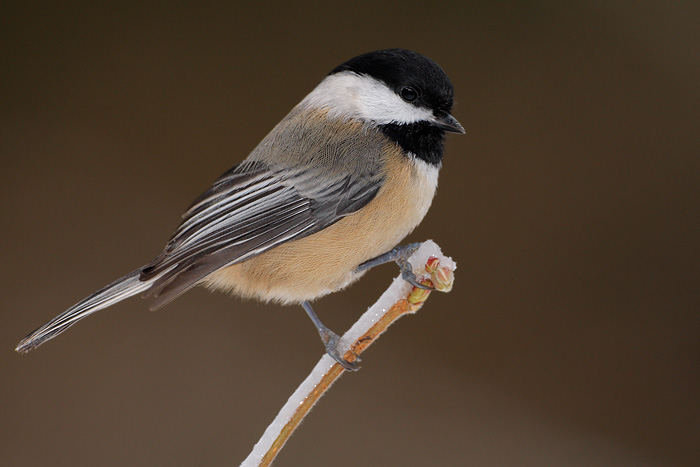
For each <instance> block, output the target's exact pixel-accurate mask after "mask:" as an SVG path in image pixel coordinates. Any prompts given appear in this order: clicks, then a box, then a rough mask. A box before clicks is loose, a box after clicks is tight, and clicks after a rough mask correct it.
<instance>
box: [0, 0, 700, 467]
mask: <svg viewBox="0 0 700 467" xmlns="http://www.w3.org/2000/svg"><path fill="white" fill-rule="evenodd" d="M0 38H2V48H1V49H0V60H1V62H0V67H1V68H0V69H1V72H0V80H1V94H0V99H1V102H2V104H1V105H0V155H1V158H2V159H1V161H2V170H0V177H1V181H0V190H2V191H1V194H2V196H0V213H1V216H2V226H3V227H2V229H1V233H0V235H1V237H0V255H1V257H2V261H3V268H2V269H1V270H0V280H1V282H2V284H3V285H2V290H3V293H2V295H1V296H0V309H1V310H2V311H1V315H0V316H1V319H2V321H1V322H2V325H0V378H1V380H0V401H2V402H1V413H2V415H1V416H0V430H1V431H0V434H1V436H0V464H2V465H6V466H30V465H39V464H51V465H55V466H76V465H100V466H112V465H114V466H130V465H168V466H170V465H178V466H180V465H181V466H192V465H237V464H238V463H239V462H240V461H242V460H243V459H244V458H245V457H246V456H247V454H248V452H249V451H250V449H251V448H252V446H253V445H254V443H255V442H256V441H257V439H258V437H259V436H260V435H261V434H262V432H263V430H264V429H265V427H266V426H267V425H268V423H269V422H270V421H271V420H272V418H273V417H274V416H275V414H276V413H277V410H278V409H279V408H280V407H281V406H282V404H283V403H284V402H285V400H286V399H287V397H288V396H289V395H290V394H291V393H292V391H293V390H294V389H295V388H296V386H297V384H298V383H299V382H300V381H301V380H302V379H303V378H304V377H305V376H306V374H307V373H308V371H309V370H310V369H311V368H312V367H313V366H314V364H315V362H316V361H317V359H318V358H319V357H320V356H321V354H322V352H323V349H322V346H321V344H320V342H319V340H318V337H317V335H316V331H315V330H314V329H313V327H312V325H311V323H310V322H309V321H308V319H307V318H306V316H305V315H304V312H303V310H302V309H301V308H300V307H280V306H275V305H261V304H256V303H254V302H242V301H240V300H237V299H231V298H228V297H225V296H223V295H221V294H211V293H209V292H207V291H205V290H203V289H197V290H193V291H190V292H188V293H187V294H186V295H184V296H182V297H181V298H180V299H178V300H177V301H175V302H174V303H172V304H171V305H169V306H168V307H167V308H165V309H164V310H162V311H159V312H156V313H151V312H148V311H147V305H148V304H147V303H146V302H143V301H141V300H139V299H137V298H133V299H131V300H128V301H126V302H122V303H120V304H119V305H117V306H114V307H113V308H111V309H109V310H107V311H104V312H100V313H99V314H96V315H94V316H92V317H91V318H90V319H87V320H85V321H83V322H81V323H80V324H79V325H77V326H75V327H74V328H73V329H71V330H70V331H69V332H67V333H66V334H64V335H62V336H60V337H59V338H57V339H56V340H54V341H51V342H50V343H48V344H47V345H45V346H44V347H41V348H40V349H38V350H36V351H34V352H32V353H30V354H28V355H26V356H20V355H18V354H16V353H15V352H14V351H13V348H14V346H15V345H16V343H17V342H18V341H19V340H20V339H21V338H22V337H23V336H25V335H26V334H27V333H28V332H30V331H31V330H33V329H34V328H36V327H37V326H39V325H40V324H42V323H44V322H45V321H47V320H48V319H50V318H52V317H53V316H54V315H56V314H58V313H59V312H61V311H63V310H64V309H65V308H67V307H68V306H70V305H72V304H73V303H75V302H77V301H78V300H80V299H82V298H83V297H84V296H86V295H88V294H90V293H92V292H93V291H95V290H96V289H98V288H100V287H101V286H103V285H105V284H107V283H109V282H111V281H112V280H113V279H115V278H117V277H119V276H121V275H122V274H124V273H126V272H128V271H131V270H132V269H134V268H135V267H137V266H139V265H141V264H144V263H145V262H147V261H149V260H150V259H151V258H153V257H154V256H155V255H156V254H157V253H158V252H159V251H160V249H161V248H162V247H163V246H164V244H165V241H166V240H167V239H168V237H169V235H170V234H171V232H172V230H173V229H174V228H175V227H176V226H177V224H178V222H179V218H180V217H179V216H180V214H181V213H182V212H183V210H184V209H185V208H186V207H187V206H188V204H189V203H190V202H191V201H192V200H193V199H194V198H195V197H196V196H197V195H199V194H200V193H201V192H202V191H203V190H205V189H206V188H208V187H209V185H210V183H211V182H212V181H213V180H214V179H216V178H217V177H218V175H219V174H221V173H222V172H224V171H225V170H227V169H228V168H229V167H230V166H232V165H234V164H236V163H237V162H238V161H240V160H242V159H243V158H244V157H245V156H246V155H247V153H248V152H249V151H250V150H251V149H252V148H253V147H254V146H255V145H256V144H257V142H258V141H259V140H260V139H261V138H262V137H263V136H264V135H265V134H266V133H267V132H268V131H269V130H270V129H271V128H272V127H273V126H274V125H275V124H276V123H277V122H278V121H279V120H280V119H281V118H282V117H283V116H284V115H285V114H286V113H287V112H288V111H289V110H290V109H291V108H292V106H294V105H295V104H296V103H297V102H298V101H299V100H301V99H302V98H303V97H304V96H305V95H306V94H307V93H308V92H310V91H311V89H312V88H313V87H314V86H315V85H316V84H317V83H318V82H319V81H320V80H321V79H322V78H323V77H324V75H325V74H326V73H327V72H328V71H330V70H331V69H332V68H334V67H335V66H336V65H338V64H339V63H341V62H343V61H345V60H347V59H348V58H350V57H353V56H355V55H357V54H360V53H363V52H367V51H371V50H376V49H381V48H387V47H404V48H410V49H414V50H417V51H419V52H422V53H424V54H426V55H428V56H429V57H431V58H433V59H434V60H436V61H437V62H438V63H439V64H440V65H441V66H442V67H443V68H444V69H445V71H446V72H447V73H448V75H449V76H450V77H451V78H452V80H453V82H454V85H455V89H456V95H457V105H456V107H455V109H454V115H455V116H456V117H457V118H458V119H459V120H460V121H461V123H462V124H463V125H464V127H465V128H466V129H467V135H466V136H461V137H459V136H454V135H452V136H450V137H449V140H448V144H447V154H446V157H445V162H444V169H443V172H442V176H441V179H440V187H439V189H438V195H437V197H436V199H435V202H434V203H433V207H432V209H431V211H430V213H429V214H428V217H427V218H426V220H425V221H424V223H423V224H422V225H421V227H420V228H418V229H417V230H416V231H415V232H414V233H413V234H412V235H411V237H410V238H409V239H408V240H410V241H419V240H423V239H427V238H432V239H434V240H435V241H437V242H438V244H440V246H441V247H442V248H443V251H444V252H445V253H446V254H448V255H450V256H452V257H454V259H455V260H457V261H458V263H459V270H458V271H457V278H456V279H457V280H456V284H455V288H454V291H453V292H452V293H450V294H449V295H442V294H437V295H436V296H433V297H431V299H430V300H429V301H428V303H427V305H426V306H425V307H424V308H423V310H422V311H421V312H420V313H419V314H417V315H416V316H412V317H409V318H405V319H403V320H401V321H400V322H399V323H398V324H397V325H395V326H394V327H392V329H391V330H390V331H389V332H388V333H387V334H386V335H385V336H384V337H383V338H382V339H380V340H379V341H378V342H377V344H376V345H375V346H373V347H372V349H371V350H370V351H369V352H368V353H366V354H365V355H364V356H363V357H364V358H363V360H364V361H363V367H362V370H361V371H360V372H358V373H356V374H351V375H345V376H344V377H343V378H342V379H341V381H340V382H339V383H338V384H337V385H336V386H334V387H333V388H332V390H331V391H330V393H329V394H328V395H327V396H326V397H325V398H324V399H322V400H321V402H320V404H319V405H318V406H317V408H316V409H315V410H314V411H313V413H312V414H311V416H310V417H309V418H308V419H307V420H306V421H305V422H304V424H303V425H302V426H301V428H300V430H299V431H298V432H297V433H296V434H295V435H294V436H293V438H292V439H291V441H290V442H289V443H288V445H287V446H286V448H285V449H284V450H283V451H282V453H281V455H280V456H279V457H278V460H277V462H276V464H275V465H276V466H279V467H283V466H298V465H305V466H326V465H330V464H332V465H343V466H344V465H347V466H350V465H360V464H361V465H401V466H425V465H469V466H496V465H498V466H500V465H533V466H536V465H574V466H577V465H581V466H583V465H611V466H612V465H644V466H652V465H697V463H698V461H699V460H700V442H699V441H700V440H699V439H698V438H699V437H700V436H699V434H700V397H699V394H700V384H699V383H700V372H699V369H700V365H699V364H700V339H699V337H698V336H699V335H700V313H699V311H700V310H699V307H700V291H699V288H698V277H699V273H700V271H699V269H700V267H699V266H700V254H699V253H700V252H699V251H698V250H699V247H698V240H699V239H700V216H699V208H700V193H699V190H698V180H699V175H700V170H699V169H700V137H699V136H698V134H699V130H700V125H699V123H700V86H699V84H700V50H699V49H700V4H699V3H698V2H663V3H662V2H652V1H635V2H633V1H583V2H575V4H574V2H554V1H537V2H513V1H506V2H473V3H470V2H431V3H427V2H426V3H423V4H419V3H408V2H404V3H398V2H396V3H391V2H383V3H381V2H368V3H363V2H343V3H342V4H340V3H338V4H335V3H333V2H328V3H320V2H306V1H299V2H286V3H280V4H278V5H271V4H267V3H265V4H262V3H259V4H254V3H251V4H250V5H247V4H246V5H244V4H243V3H240V4H238V3H233V2H218V3H210V2H197V3H196V4H195V3H194V2H192V4H187V3H185V2H134V3H124V2H120V3H119V4H118V5H112V6H106V5H104V4H101V2H100V4H98V2H85V3H83V4H75V5H67V4H65V3H63V2H60V3H51V4H46V5H42V6H39V5H37V4H35V3H33V2H3V3H2V6H1V7H0ZM396 274H397V269H396V268H395V267H394V266H391V265H387V266H384V267H381V268H377V269H376V270H373V271H372V272H371V273H370V274H368V275H367V276H365V278H364V279H363V280H362V281H361V282H360V283H358V284H356V285H355V286H354V287H352V288H351V289H349V290H347V291H345V292H342V293H338V294H335V295H333V296H330V297H327V298H325V299H323V300H320V301H319V302H317V304H316V310H317V311H318V312H319V314H320V316H321V318H322V319H323V320H324V321H326V323H327V324H328V325H329V326H330V327H331V328H332V329H335V330H336V331H339V332H341V331H343V330H344V329H346V328H347V327H348V326H349V325H350V324H351V323H352V322H353V321H354V320H355V319H356V318H357V317H358V316H359V315H360V314H361V313H362V312H363V311H364V310H365V309H366V307H367V306H369V305H370V304H372V303H373V302H374V301H375V300H376V298H377V297H378V296H379V294H380V293H381V292H382V291H383V290H384V289H385V288H386V287H387V286H388V284H389V282H390V280H391V278H392V277H394V276H395V275H396Z"/></svg>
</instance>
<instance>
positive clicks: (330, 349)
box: [301, 302, 360, 371]
mask: <svg viewBox="0 0 700 467" xmlns="http://www.w3.org/2000/svg"><path fill="white" fill-rule="evenodd" d="M301 306H302V307H304V311H306V314H307V315H309V318H311V321H312V322H313V323H314V326H316V329H317V330H318V334H319V336H321V341H323V345H325V346H326V353H327V354H328V355H330V356H331V357H332V358H333V360H335V361H336V362H338V363H340V365H341V366H342V367H343V368H345V369H346V370H348V371H357V370H359V369H360V357H358V356H357V355H356V356H355V361H353V362H349V361H347V360H345V359H344V358H343V357H342V356H341V355H340V353H338V341H339V340H340V337H338V334H336V333H334V332H333V331H331V330H330V329H328V328H327V327H326V325H325V324H323V323H322V322H321V320H320V319H319V318H318V316H317V315H316V312H315V311H314V309H313V308H312V307H311V303H309V302H302V303H301Z"/></svg>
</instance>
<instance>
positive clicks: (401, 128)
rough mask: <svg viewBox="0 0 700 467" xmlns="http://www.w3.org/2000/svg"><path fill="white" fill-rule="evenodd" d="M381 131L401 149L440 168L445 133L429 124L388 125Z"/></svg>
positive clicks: (381, 128) (380, 127) (383, 126)
mask: <svg viewBox="0 0 700 467" xmlns="http://www.w3.org/2000/svg"><path fill="white" fill-rule="evenodd" d="M379 129H380V130H381V131H382V132H383V133H384V134H385V135H387V136H388V137H389V138H391V140H392V141H394V142H396V143H397V144H398V145H399V146H401V148H402V149H403V150H404V151H406V152H410V153H412V154H414V155H415V156H416V157H417V158H419V159H421V160H423V161H425V162H426V163H428V164H430V165H433V166H440V164H441V163H442V153H443V150H444V147H445V132H444V131H443V130H441V129H439V128H436V127H435V126H433V125H431V124H430V123H428V122H415V123H403V124H398V123H386V124H383V125H379Z"/></svg>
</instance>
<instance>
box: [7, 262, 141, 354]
mask: <svg viewBox="0 0 700 467" xmlns="http://www.w3.org/2000/svg"><path fill="white" fill-rule="evenodd" d="M140 274H141V269H137V270H135V271H132V272H130V273H129V274H127V275H126V276H124V277H122V278H120V279H117V280H116V281H114V282H112V283H111V284H109V285H108V286H106V287H104V288H102V289H100V290H98V291H97V292H95V293H94V294H92V295H90V296H89V297H87V298H86V299H85V300H83V301H81V302H79V303H76V304H75V305H73V306H72V307H70V308H68V309H67V310H66V311H64V312H63V313H61V314H60V315H58V316H56V317H55V318H54V319H52V320H51V321H49V322H48V323H46V324H44V325H43V326H42V327H40V328H39V329H37V330H36V331H34V332H32V333H31V334H29V335H28V336H27V337H25V338H24V339H22V341H21V342H20V343H19V344H17V347H16V348H15V350H16V351H17V352H20V353H27V352H29V351H30V350H32V349H33V348H35V347H38V346H40V345H41V344H43V343H44V342H46V341H47V340H49V339H51V338H53V337H55V336H57V335H59V334H60V333H62V332H63V331H65V330H66V329H68V328H69V327H71V326H72V325H74V324H75V323H77V322H78V321H80V320H81V319H83V318H85V317H86V316H88V315H90V314H92V313H94V312H96V311H98V310H101V309H103V308H107V307H108V306H110V305H114V304H115V303H117V302H120V301H122V300H124V299H125V298H129V297H131V296H133V295H136V294H138V293H140V292H143V291H145V290H147V289H148V288H150V287H151V285H153V282H152V281H140V280H139V275H140Z"/></svg>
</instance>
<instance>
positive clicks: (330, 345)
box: [321, 330, 361, 371]
mask: <svg viewBox="0 0 700 467" xmlns="http://www.w3.org/2000/svg"><path fill="white" fill-rule="evenodd" d="M321 339H322V340H323V343H324V344H325V346H326V353H327V354H328V355H329V356H330V357H331V358H332V359H333V360H335V361H336V362H338V364H340V366H342V367H343V368H345V369H346V370H348V371H357V370H359V369H360V361H361V359H360V357H359V356H358V355H357V354H356V353H355V352H352V351H351V353H352V354H353V355H354V356H355V360H353V361H352V362H351V361H348V360H346V359H345V358H343V356H342V355H340V352H338V342H339V341H340V337H338V335H337V334H336V333H334V332H333V331H331V330H327V331H326V332H324V333H323V334H322V335H321Z"/></svg>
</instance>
